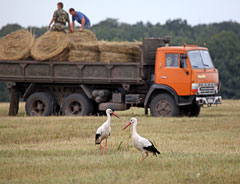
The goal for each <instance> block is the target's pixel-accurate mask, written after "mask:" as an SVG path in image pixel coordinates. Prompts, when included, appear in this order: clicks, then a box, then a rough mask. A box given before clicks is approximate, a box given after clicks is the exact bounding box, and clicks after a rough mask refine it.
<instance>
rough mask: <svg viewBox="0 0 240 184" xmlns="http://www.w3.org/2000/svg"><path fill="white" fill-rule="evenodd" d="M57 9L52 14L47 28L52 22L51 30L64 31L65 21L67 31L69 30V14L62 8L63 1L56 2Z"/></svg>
mask: <svg viewBox="0 0 240 184" xmlns="http://www.w3.org/2000/svg"><path fill="white" fill-rule="evenodd" d="M57 8H58V9H57V10H56V11H55V12H54V14H53V18H52V20H51V22H50V24H49V26H48V28H47V29H48V30H49V29H50V27H51V24H52V23H53V22H54V24H53V26H52V28H51V31H62V32H65V26H66V23H68V27H69V31H70V32H71V26H70V21H69V16H68V13H67V12H66V11H64V10H63V3H61V2H59V3H58V4H57Z"/></svg>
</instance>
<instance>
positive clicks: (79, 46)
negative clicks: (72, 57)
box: [69, 42, 100, 52]
mask: <svg viewBox="0 0 240 184" xmlns="http://www.w3.org/2000/svg"><path fill="white" fill-rule="evenodd" d="M69 48H70V50H78V51H92V52H100V50H99V44H98V42H79V43H73V42H72V43H70V46H69Z"/></svg>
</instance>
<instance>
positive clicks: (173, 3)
mask: <svg viewBox="0 0 240 184" xmlns="http://www.w3.org/2000/svg"><path fill="white" fill-rule="evenodd" d="M59 1H60V0H0V2H1V5H0V28H1V27H2V26H5V25H7V24H12V23H18V24H20V25H21V26H24V27H27V26H39V27H40V26H47V25H48V24H49V22H50V20H51V18H52V15H53V12H54V10H56V9H57V5H56V4H57V3H58V2H59ZM62 2H63V3H64V9H65V10H66V11H68V9H69V8H74V9H75V10H77V11H81V12H83V13H84V14H86V15H87V16H88V17H89V18H90V20H91V23H92V24H97V23H99V22H100V21H102V20H105V19H106V18H116V19H118V20H119V21H120V22H125V23H129V24H134V23H136V22H139V21H143V22H145V23H146V22H147V21H149V22H151V23H153V24H156V23H161V24H164V23H165V22H166V21H167V20H169V19H171V20H173V19H177V18H181V19H186V20H187V22H188V23H189V24H190V25H197V24H208V23H218V22H222V21H236V22H240V10H239V7H240V1H239V0H227V1H226V0H201V1H195V0H167V1H162V0H120V1H114V0H84V1H83V0H62Z"/></svg>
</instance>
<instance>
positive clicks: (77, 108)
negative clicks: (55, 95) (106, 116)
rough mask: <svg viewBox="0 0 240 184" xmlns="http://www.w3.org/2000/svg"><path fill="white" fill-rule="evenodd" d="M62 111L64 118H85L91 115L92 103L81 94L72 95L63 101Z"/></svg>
mask: <svg viewBox="0 0 240 184" xmlns="http://www.w3.org/2000/svg"><path fill="white" fill-rule="evenodd" d="M62 111H63V113H64V115H66V116H86V115H89V114H91V113H92V111H93V104H92V102H91V101H90V100H89V99H88V98H87V97H86V96H84V95H82V94H72V95H70V96H68V97H67V98H65V99H64V101H63V105H62Z"/></svg>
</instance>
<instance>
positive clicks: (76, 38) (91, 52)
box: [68, 30, 100, 62]
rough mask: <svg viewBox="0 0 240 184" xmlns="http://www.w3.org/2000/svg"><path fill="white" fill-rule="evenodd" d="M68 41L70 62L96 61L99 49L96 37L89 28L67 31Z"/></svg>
mask: <svg viewBox="0 0 240 184" xmlns="http://www.w3.org/2000/svg"><path fill="white" fill-rule="evenodd" d="M68 38H69V41H70V45H69V49H70V52H69V58H68V60H69V61H71V62H79V61H82V62H91V61H92V62H98V61H99V56H100V51H99V45H98V42H97V37H96V36H95V34H94V33H93V32H91V31H90V30H84V31H82V32H78V31H76V32H73V33H68Z"/></svg>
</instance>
